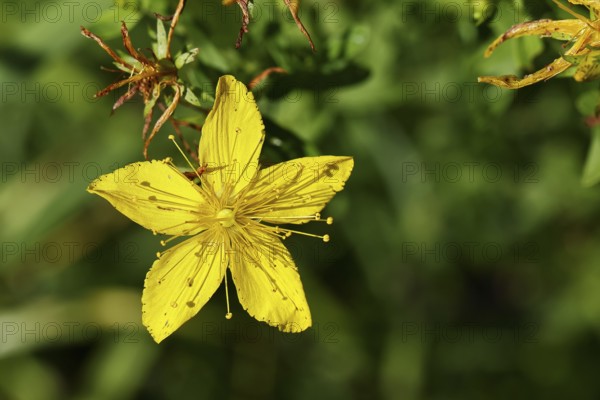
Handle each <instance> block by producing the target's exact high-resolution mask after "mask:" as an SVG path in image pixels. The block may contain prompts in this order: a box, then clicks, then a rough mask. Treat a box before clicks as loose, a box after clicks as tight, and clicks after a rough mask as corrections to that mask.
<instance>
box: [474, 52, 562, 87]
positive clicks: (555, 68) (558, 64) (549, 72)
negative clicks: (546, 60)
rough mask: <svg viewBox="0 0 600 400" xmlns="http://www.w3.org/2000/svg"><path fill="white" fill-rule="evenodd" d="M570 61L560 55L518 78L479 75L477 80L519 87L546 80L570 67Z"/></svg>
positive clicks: (500, 85)
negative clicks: (542, 66) (531, 72)
mask: <svg viewBox="0 0 600 400" xmlns="http://www.w3.org/2000/svg"><path fill="white" fill-rule="evenodd" d="M571 65H572V64H571V63H570V62H568V61H567V60H565V59H564V58H562V57H560V58H557V59H556V60H554V61H553V62H551V63H550V64H548V65H546V66H545V67H544V68H542V69H539V70H537V71H535V72H534V73H533V74H529V75H525V76H524V77H523V78H519V77H517V76H516V75H500V76H480V77H478V78H477V82H480V83H489V84H492V85H496V86H498V87H501V88H505V89H520V88H522V87H524V86H529V85H533V84H534V83H538V82H541V81H546V80H548V79H550V78H552V77H555V76H556V75H558V74H560V73H561V72H563V71H565V70H567V69H568V68H569V67H571Z"/></svg>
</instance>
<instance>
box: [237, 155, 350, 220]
mask: <svg viewBox="0 0 600 400" xmlns="http://www.w3.org/2000/svg"><path fill="white" fill-rule="evenodd" d="M353 166H354V160H353V159H352V157H338V156H321V157H304V158H297V159H295V160H291V161H287V162H283V163H280V164H276V165H273V166H271V167H269V168H265V169H262V170H260V171H259V173H258V175H257V179H256V182H255V183H254V184H253V186H252V187H250V188H249V190H248V192H247V193H245V194H244V197H245V198H246V199H248V201H247V202H246V203H244V206H243V207H244V211H243V213H244V214H247V215H252V216H253V217H260V218H263V221H265V222H269V223H274V224H282V223H295V224H301V223H305V222H308V221H310V220H313V219H314V215H315V213H318V212H320V211H321V210H322V209H323V207H325V205H326V204H327V202H329V200H331V198H332V197H333V196H334V195H335V194H336V193H337V192H339V191H341V190H342V189H343V188H344V184H345V182H346V180H348V178H349V177H350V173H351V172H352V167H353ZM302 217H306V218H302Z"/></svg>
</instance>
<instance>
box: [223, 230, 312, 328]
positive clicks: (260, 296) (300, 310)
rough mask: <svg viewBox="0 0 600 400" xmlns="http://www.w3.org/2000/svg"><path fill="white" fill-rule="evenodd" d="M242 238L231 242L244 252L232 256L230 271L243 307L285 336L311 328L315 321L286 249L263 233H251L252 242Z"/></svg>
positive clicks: (236, 252) (234, 253) (273, 238)
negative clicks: (285, 334) (285, 333)
mask: <svg viewBox="0 0 600 400" xmlns="http://www.w3.org/2000/svg"><path fill="white" fill-rule="evenodd" d="M239 235H240V237H238V238H234V239H233V240H232V242H234V243H237V245H238V246H240V247H241V249H240V250H241V251H234V252H230V253H229V254H230V261H229V267H230V269H231V276H232V277H233V282H234V283H235V287H236V289H237V293H238V298H239V300H240V303H241V304H242V307H244V309H245V310H247V311H248V313H249V314H250V315H251V316H253V317H254V318H256V319H257V320H259V321H265V322H266V323H268V324H269V325H271V326H275V327H277V328H278V329H279V330H281V331H283V332H301V331H303V330H305V329H307V328H308V327H310V326H311V324H312V319H311V316H310V310H309V308H308V304H307V302H306V297H305V296H304V289H303V287H302V282H301V281H300V275H299V274H298V270H297V268H296V266H295V264H294V261H293V260H292V257H291V256H290V253H289V252H288V250H287V249H286V248H285V246H284V245H283V244H282V243H281V241H280V240H279V239H278V238H276V237H272V236H268V235H266V234H265V233H263V232H260V231H257V232H252V242H248V241H247V240H245V236H241V234H239ZM231 254H233V255H231Z"/></svg>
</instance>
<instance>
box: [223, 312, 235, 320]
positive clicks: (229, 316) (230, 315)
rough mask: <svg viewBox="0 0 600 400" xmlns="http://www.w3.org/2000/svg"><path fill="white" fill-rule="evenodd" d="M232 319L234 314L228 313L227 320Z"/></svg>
mask: <svg viewBox="0 0 600 400" xmlns="http://www.w3.org/2000/svg"><path fill="white" fill-rule="evenodd" d="M231 317H233V314H232V313H230V312H228V313H227V314H225V318H227V319H231Z"/></svg>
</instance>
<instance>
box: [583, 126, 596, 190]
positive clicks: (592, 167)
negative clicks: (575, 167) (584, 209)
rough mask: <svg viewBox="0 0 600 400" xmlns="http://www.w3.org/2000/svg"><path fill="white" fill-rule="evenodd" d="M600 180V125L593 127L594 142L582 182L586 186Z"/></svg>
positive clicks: (586, 161)
mask: <svg viewBox="0 0 600 400" xmlns="http://www.w3.org/2000/svg"><path fill="white" fill-rule="evenodd" d="M599 181H600V126H595V127H594V128H593V129H592V144H591V145H590V150H589V152H588V156H587V159H586V160H585V166H584V167H583V177H582V178H581V184H582V185H583V186H585V187H590V186H593V185H595V184H596V183H598V182H599Z"/></svg>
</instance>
